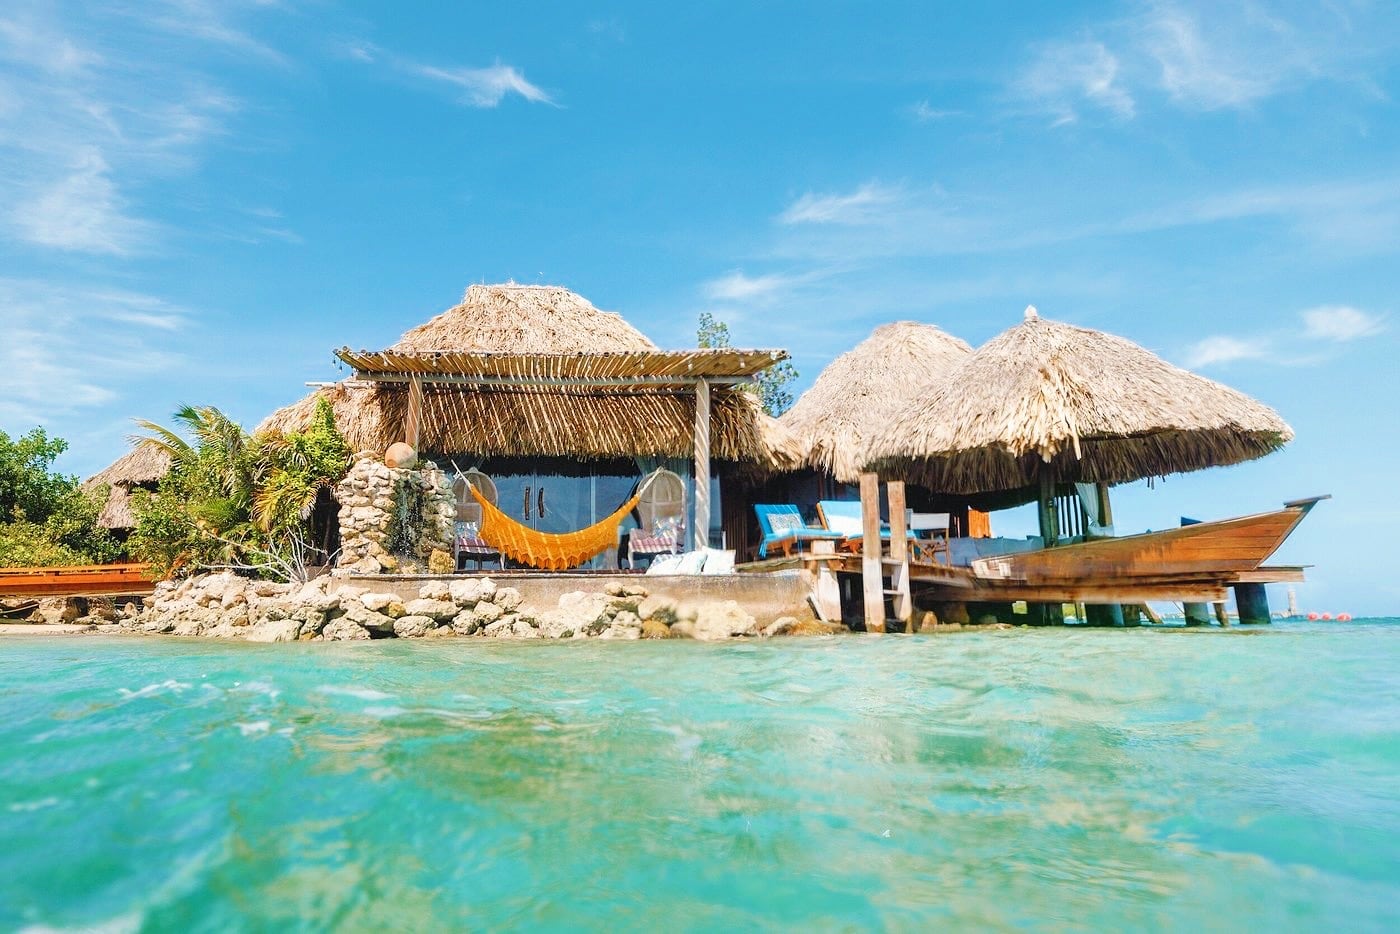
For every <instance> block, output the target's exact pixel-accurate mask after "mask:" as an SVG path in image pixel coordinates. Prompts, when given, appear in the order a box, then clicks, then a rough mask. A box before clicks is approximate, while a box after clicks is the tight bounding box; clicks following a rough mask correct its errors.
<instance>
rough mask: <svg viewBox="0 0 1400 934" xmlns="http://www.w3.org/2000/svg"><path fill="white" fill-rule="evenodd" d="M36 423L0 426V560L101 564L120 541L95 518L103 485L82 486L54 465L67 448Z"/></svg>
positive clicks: (31, 563) (2, 562)
mask: <svg viewBox="0 0 1400 934" xmlns="http://www.w3.org/2000/svg"><path fill="white" fill-rule="evenodd" d="M67 448H68V444H67V442H65V441H64V440H63V439H62V438H50V437H49V436H48V434H47V433H46V432H45V431H44V430H43V429H42V428H35V429H34V430H32V431H30V432H29V433H28V434H26V435H22V436H20V437H18V438H11V437H10V436H9V435H8V434H6V433H5V432H3V431H0V566H6V567H25V566H35V565H57V566H62V565H74V564H101V563H103V562H106V561H112V560H115V559H116V558H117V557H119V555H120V553H121V546H120V545H119V544H118V542H117V540H116V539H115V538H113V537H112V534H111V532H109V531H108V530H106V529H104V528H101V527H100V526H98V524H97V517H98V515H99V514H100V512H101V510H102V506H103V504H104V503H105V502H106V499H107V490H106V489H105V488H102V489H96V490H84V489H83V488H82V486H81V485H80V484H79V483H78V478H77V477H72V476H66V475H64V474H60V473H57V472H55V471H54V469H53V462H54V461H55V460H56V459H57V458H58V456H59V455H60V454H62V453H63V452H64V451H65V450H67Z"/></svg>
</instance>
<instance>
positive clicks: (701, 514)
mask: <svg viewBox="0 0 1400 934" xmlns="http://www.w3.org/2000/svg"><path fill="white" fill-rule="evenodd" d="M694 525H695V527H694V528H693V529H691V535H690V540H691V543H692V547H693V548H695V549H696V550H699V549H701V548H708V547H710V384H709V382H708V381H707V380H703V379H702V380H699V381H698V382H696V384H695V523H694Z"/></svg>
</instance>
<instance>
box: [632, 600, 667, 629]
mask: <svg viewBox="0 0 1400 934" xmlns="http://www.w3.org/2000/svg"><path fill="white" fill-rule="evenodd" d="M637 615H638V616H640V617H641V618H642V619H652V620H656V621H657V622H660V623H665V624H666V625H668V626H669V625H670V624H671V623H674V622H675V621H676V601H674V600H672V599H670V598H669V597H647V598H646V599H645V600H643V601H642V602H641V603H638V604H637Z"/></svg>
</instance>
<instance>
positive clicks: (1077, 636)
mask: <svg viewBox="0 0 1400 934" xmlns="http://www.w3.org/2000/svg"><path fill="white" fill-rule="evenodd" d="M1397 649H1400V623H1394V622H1391V623H1384V622H1376V621H1370V622H1367V621H1360V622H1354V623H1349V624H1337V623H1332V624H1316V625H1303V624H1280V625H1275V626H1272V627H1268V628H1267V629H1260V630H1250V631H1245V630H1232V631H1228V632H1221V631H1199V632H1162V631H1134V630H1128V631H1105V630H1098V631H1082V630H1080V631H1066V630H1053V631H1035V630H1013V631H1003V632H989V633H975V634H962V635H953V636H939V637H904V636H885V637H847V638H842V639H793V640H774V641H769V642H762V643H751V642H745V643H735V644H725V645H712V644H700V643H688V642H659V643H656V642H653V643H645V642H644V643H616V642H613V643H599V642H588V643H582V644H580V643H568V644H539V643H510V642H489V643H488V642H481V641H464V642H451V641H438V640H433V641H429V642H417V641H413V642H411V641H406V640H405V641H398V642H374V643H362V644H351V645H345V644H316V645H311V644H292V645H246V644H236V643H212V642H202V641H195V640H176V639H120V638H24V639H17V638H10V637H7V638H5V639H4V640H3V642H0V661H2V662H3V669H0V710H3V714H2V715H0V929H6V930H8V929H14V928H21V929H23V928H26V927H33V928H35V929H45V928H74V927H83V926H91V925H103V926H105V928H104V929H105V930H109V931H123V930H138V929H146V930H180V931H223V930H229V929H284V928H310V929H320V928H327V927H337V928H342V929H362V930H363V929H383V928H386V927H387V928H393V929H431V928H442V927H445V926H455V927H470V928H476V929H485V928H497V927H502V926H506V927H532V928H533V927H544V928H556V929H563V928H571V927H578V926H585V927H595V928H596V927H624V928H655V927H660V926H665V927H666V928H667V929H669V930H699V929H715V928H722V929H752V928H772V927H801V928H804V929H819V930H831V929H851V928H865V927H875V926H882V927H887V928H893V929H903V930H914V929H925V928H928V927H929V926H931V925H939V926H945V927H946V926H961V927H970V926H978V927H986V926H991V927H1000V928H1009V927H1019V926H1033V927H1051V928H1067V929H1111V928H1121V927H1124V926H1132V927H1152V928H1163V927H1167V928H1186V927H1200V926H1204V927H1207V928H1209V929H1215V930H1220V929H1227V928H1233V929H1239V928H1241V927H1242V926H1244V925H1246V924H1247V925H1248V926H1249V927H1251V928H1256V929H1294V930H1319V929H1346V930H1368V929H1369V930H1381V929H1386V928H1390V929H1394V927H1395V925H1396V923H1397V918H1400V664H1397V663H1398V662H1400V651H1397Z"/></svg>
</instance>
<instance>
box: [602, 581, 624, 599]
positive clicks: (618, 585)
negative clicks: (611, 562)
mask: <svg viewBox="0 0 1400 934" xmlns="http://www.w3.org/2000/svg"><path fill="white" fill-rule="evenodd" d="M603 593H605V594H607V595H608V596H609V597H622V596H625V595H626V594H627V586H626V585H625V584H623V583H622V582H621V581H610V582H609V583H608V585H607V586H606V587H604V588H603Z"/></svg>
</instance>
